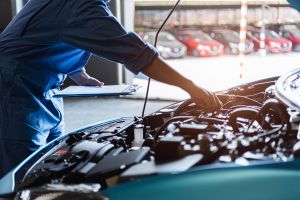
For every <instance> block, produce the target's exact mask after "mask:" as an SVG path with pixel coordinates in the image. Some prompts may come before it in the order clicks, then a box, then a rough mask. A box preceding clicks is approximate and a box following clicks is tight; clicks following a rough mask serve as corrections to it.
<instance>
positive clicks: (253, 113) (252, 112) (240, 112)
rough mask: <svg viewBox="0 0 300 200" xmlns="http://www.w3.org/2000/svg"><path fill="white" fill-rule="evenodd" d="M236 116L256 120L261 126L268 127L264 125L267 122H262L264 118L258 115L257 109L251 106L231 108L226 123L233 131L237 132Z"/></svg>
mask: <svg viewBox="0 0 300 200" xmlns="http://www.w3.org/2000/svg"><path fill="white" fill-rule="evenodd" d="M238 118H245V119H250V120H256V121H257V122H258V123H259V124H260V125H261V126H262V127H263V126H264V127H263V128H267V129H268V128H270V127H265V126H266V125H265V124H267V123H264V121H263V120H264V119H262V117H261V116H260V115H259V111H258V110H257V109H253V108H249V107H248V108H237V109H235V110H233V111H232V112H231V113H230V116H229V119H228V123H229V125H230V126H231V127H232V129H233V131H234V132H236V133H237V132H239V127H238V124H237V119H238Z"/></svg>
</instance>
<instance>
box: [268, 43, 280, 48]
mask: <svg viewBox="0 0 300 200" xmlns="http://www.w3.org/2000/svg"><path fill="white" fill-rule="evenodd" d="M270 46H271V47H278V48H280V44H279V43H278V42H270Z"/></svg>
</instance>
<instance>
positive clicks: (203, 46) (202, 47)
mask: <svg viewBox="0 0 300 200" xmlns="http://www.w3.org/2000/svg"><path fill="white" fill-rule="evenodd" d="M197 49H198V50H210V47H209V46H205V45H201V44H198V46H197Z"/></svg>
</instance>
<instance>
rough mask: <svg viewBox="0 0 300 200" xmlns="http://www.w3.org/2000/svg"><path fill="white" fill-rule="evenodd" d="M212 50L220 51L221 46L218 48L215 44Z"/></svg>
mask: <svg viewBox="0 0 300 200" xmlns="http://www.w3.org/2000/svg"><path fill="white" fill-rule="evenodd" d="M211 50H212V51H218V50H219V48H218V47H217V46H213V47H212V48H211Z"/></svg>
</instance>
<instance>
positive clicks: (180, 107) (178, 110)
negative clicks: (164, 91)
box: [173, 99, 194, 117]
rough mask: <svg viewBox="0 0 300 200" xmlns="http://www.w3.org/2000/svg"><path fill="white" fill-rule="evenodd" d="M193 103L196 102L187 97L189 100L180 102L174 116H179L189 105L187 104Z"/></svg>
mask: <svg viewBox="0 0 300 200" xmlns="http://www.w3.org/2000/svg"><path fill="white" fill-rule="evenodd" d="M192 103H194V102H193V100H192V99H187V100H185V101H184V102H183V103H182V104H180V105H179V106H178V108H177V109H176V110H175V111H174V115H173V116H174V117H176V116H178V115H179V114H180V113H182V112H183V111H184V110H185V108H186V107H187V106H189V105H191V104H192Z"/></svg>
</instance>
